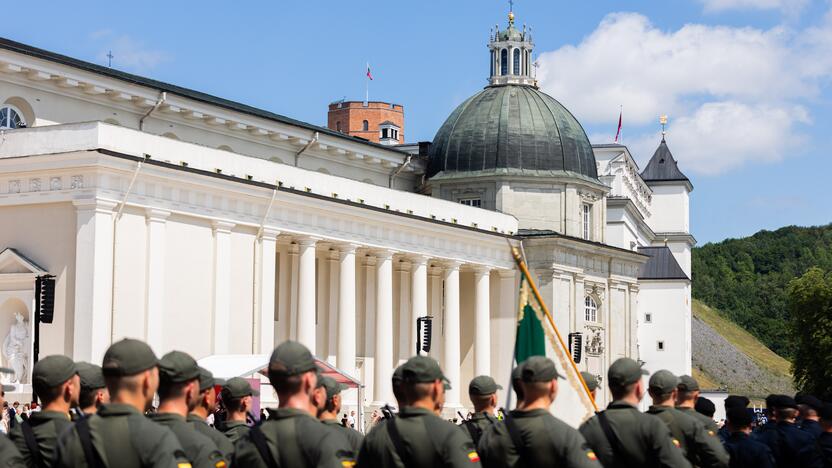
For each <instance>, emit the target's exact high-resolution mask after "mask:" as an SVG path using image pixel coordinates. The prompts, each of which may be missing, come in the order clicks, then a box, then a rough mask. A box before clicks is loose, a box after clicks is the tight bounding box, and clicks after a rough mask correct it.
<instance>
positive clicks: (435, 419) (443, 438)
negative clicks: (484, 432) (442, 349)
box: [358, 356, 480, 468]
mask: <svg viewBox="0 0 832 468" xmlns="http://www.w3.org/2000/svg"><path fill="white" fill-rule="evenodd" d="M401 376H402V377H401V379H402V380H401V387H400V389H401V391H402V393H403V394H404V397H405V399H406V400H407V406H403V407H402V408H401V409H400V411H399V414H398V415H397V416H395V417H394V418H391V419H384V420H383V421H380V422H379V423H378V424H376V426H375V427H374V428H373V430H372V431H370V433H369V434H367V436H366V437H364V442H363V443H362V444H361V451H360V452H359V454H358V466H359V467H367V468H371V467H372V468H375V467H391V468H393V467H401V468H404V467H440V466H441V467H463V466H464V467H476V466H480V462H479V460H480V459H479V455H478V454H477V451H476V449H475V448H474V444H473V442H471V439H470V437H468V434H467V433H466V432H465V431H463V430H462V429H460V428H459V427H458V426H456V425H454V424H453V423H450V422H448V421H445V420H443V419H442V418H440V417H439V416H437V415H436V413H435V412H436V411H437V410H438V409H439V408H440V407H441V405H442V401H443V400H444V393H445V385H444V384H445V383H446V382H447V379H446V378H445V376H444V375H443V374H442V370H441V369H440V368H439V364H438V363H437V362H436V361H435V360H433V359H431V358H429V357H427V356H414V357H412V358H410V359H408V360H407V362H405V363H404V365H403V366H402V372H401Z"/></svg>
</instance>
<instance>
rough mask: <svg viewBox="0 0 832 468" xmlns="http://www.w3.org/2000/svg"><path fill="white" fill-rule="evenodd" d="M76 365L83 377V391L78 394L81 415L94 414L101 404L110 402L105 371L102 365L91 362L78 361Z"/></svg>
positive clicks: (79, 374)
mask: <svg viewBox="0 0 832 468" xmlns="http://www.w3.org/2000/svg"><path fill="white" fill-rule="evenodd" d="M75 367H76V368H77V369H78V376H79V377H80V378H81V393H80V394H79V396H78V406H79V408H80V410H81V415H83V416H90V415H93V414H95V413H96V412H97V411H98V407H99V406H101V405H106V404H107V403H109V402H110V392H108V391H107V383H106V382H105V381H104V373H103V372H102V371H101V366H97V365H95V364H90V363H89V362H76V363H75ZM79 416H80V415H79Z"/></svg>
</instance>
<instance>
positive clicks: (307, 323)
mask: <svg viewBox="0 0 832 468" xmlns="http://www.w3.org/2000/svg"><path fill="white" fill-rule="evenodd" d="M317 242H318V239H315V238H311V237H306V238H302V239H298V240H297V243H298V256H299V257H300V259H299V261H298V341H299V342H301V343H303V344H304V345H305V346H306V347H307V348H309V350H310V351H311V352H312V353H314V352H315V244H317Z"/></svg>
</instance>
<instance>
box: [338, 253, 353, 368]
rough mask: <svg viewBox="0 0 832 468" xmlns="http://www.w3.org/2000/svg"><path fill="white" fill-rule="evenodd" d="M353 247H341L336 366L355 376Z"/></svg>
mask: <svg viewBox="0 0 832 468" xmlns="http://www.w3.org/2000/svg"><path fill="white" fill-rule="evenodd" d="M355 248H356V245H354V244H347V245H345V246H342V247H341V251H340V265H339V270H340V271H339V281H338V283H339V284H338V337H337V339H338V354H337V357H336V358H335V360H336V362H337V363H338V368H339V369H341V370H342V371H344V372H346V373H347V374H349V375H352V376H355V336H356V334H357V333H358V330H356V328H355Z"/></svg>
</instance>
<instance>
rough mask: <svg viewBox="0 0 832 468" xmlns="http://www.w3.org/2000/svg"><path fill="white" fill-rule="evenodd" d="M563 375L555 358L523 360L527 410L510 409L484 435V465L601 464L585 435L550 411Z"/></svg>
mask: <svg viewBox="0 0 832 468" xmlns="http://www.w3.org/2000/svg"><path fill="white" fill-rule="evenodd" d="M561 378H563V377H561V376H560V375H559V374H558V371H557V368H556V367H555V363H554V362H552V360H551V359H548V358H545V357H543V356H532V357H530V358H528V359H527V360H526V361H524V362H523V365H522V371H521V376H520V379H521V385H522V387H523V395H524V397H523V409H516V410H514V411H511V412H509V414H508V415H506V418H505V419H504V420H503V421H500V422H498V423H497V424H494V426H492V427H491V428H490V429H489V430H488V432H486V433H485V434H484V435H483V438H482V440H481V441H480V444H479V446H478V449H479V451H480V453H481V456H482V464H483V466H485V467H513V466H547V465H554V466H569V467H600V466H601V464H600V463H598V458H597V457H596V456H595V453H594V452H593V451H592V449H590V448H589V446H588V445H587V443H586V441H585V440H584V438H583V436H582V435H581V434H580V433H579V432H578V431H576V430H575V429H572V428H571V427H569V426H568V425H566V423H564V422H563V421H561V420H560V419H558V418H556V417H554V416H552V413H550V412H549V407H550V406H552V403H554V401H555V397H556V396H557V392H558V379H561Z"/></svg>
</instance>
